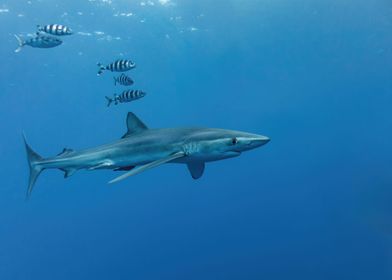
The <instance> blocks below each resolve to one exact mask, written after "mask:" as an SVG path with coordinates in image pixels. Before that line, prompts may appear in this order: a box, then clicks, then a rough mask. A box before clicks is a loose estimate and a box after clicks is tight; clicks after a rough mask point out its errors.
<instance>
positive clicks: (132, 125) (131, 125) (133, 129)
mask: <svg viewBox="0 0 392 280" xmlns="http://www.w3.org/2000/svg"><path fill="white" fill-rule="evenodd" d="M127 128H128V131H127V133H125V134H124V135H123V137H122V138H126V137H129V136H130V135H132V134H134V133H138V132H141V131H143V130H146V129H148V127H147V126H146V125H145V124H144V123H143V122H142V121H141V120H140V119H139V118H138V117H137V116H136V115H135V114H134V113H132V112H129V113H128V115H127Z"/></svg>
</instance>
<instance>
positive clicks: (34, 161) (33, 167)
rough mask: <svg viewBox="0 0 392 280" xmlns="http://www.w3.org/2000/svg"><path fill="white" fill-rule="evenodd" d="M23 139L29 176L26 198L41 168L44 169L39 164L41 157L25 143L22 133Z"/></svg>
mask: <svg viewBox="0 0 392 280" xmlns="http://www.w3.org/2000/svg"><path fill="white" fill-rule="evenodd" d="M23 140H24V143H25V147H26V152H27V161H28V163H29V167H30V177H29V186H28V188H27V193H26V199H28V198H30V196H31V192H32V191H33V188H34V184H35V182H36V181H37V178H38V176H39V174H41V172H42V170H43V169H44V168H43V167H42V165H41V164H40V161H42V157H41V156H40V155H38V154H37V153H36V152H34V151H33V149H32V148H31V147H30V146H29V144H27V141H26V137H25V136H24V134H23Z"/></svg>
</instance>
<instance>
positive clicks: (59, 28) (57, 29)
mask: <svg viewBox="0 0 392 280" xmlns="http://www.w3.org/2000/svg"><path fill="white" fill-rule="evenodd" d="M37 29H38V31H41V32H45V33H48V34H52V35H57V36H63V35H72V33H73V32H72V30H71V28H69V27H67V26H65V25H61V24H48V25H43V26H41V25H37Z"/></svg>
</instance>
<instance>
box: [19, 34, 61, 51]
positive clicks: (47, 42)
mask: <svg viewBox="0 0 392 280" xmlns="http://www.w3.org/2000/svg"><path fill="white" fill-rule="evenodd" d="M15 38H16V40H18V44H19V46H18V48H17V49H16V50H15V52H20V51H21V50H22V47H24V46H30V47H33V48H41V49H47V48H54V47H57V46H59V45H61V44H62V43H63V42H62V41H61V40H60V39H58V38H56V37H53V36H44V35H37V36H35V37H33V38H30V39H28V40H23V39H22V38H20V37H19V36H18V35H15Z"/></svg>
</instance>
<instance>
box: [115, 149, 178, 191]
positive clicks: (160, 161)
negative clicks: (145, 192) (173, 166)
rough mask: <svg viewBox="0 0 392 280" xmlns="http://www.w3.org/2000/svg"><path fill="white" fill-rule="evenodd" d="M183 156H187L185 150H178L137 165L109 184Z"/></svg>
mask: <svg viewBox="0 0 392 280" xmlns="http://www.w3.org/2000/svg"><path fill="white" fill-rule="evenodd" d="M183 156H185V153H184V152H178V153H175V154H172V155H170V156H168V157H165V158H162V159H158V160H156V161H153V162H150V163H147V164H145V165H140V166H137V167H135V168H134V169H132V170H131V171H128V172H127V173H125V174H123V175H121V176H119V177H117V178H114V179H113V180H111V181H109V184H112V183H116V182H119V181H122V180H124V179H126V178H128V177H130V176H133V175H136V174H139V173H141V172H143V171H146V170H148V169H151V168H154V167H157V166H159V165H161V164H164V163H167V162H170V161H172V160H175V159H177V158H181V157H183Z"/></svg>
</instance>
